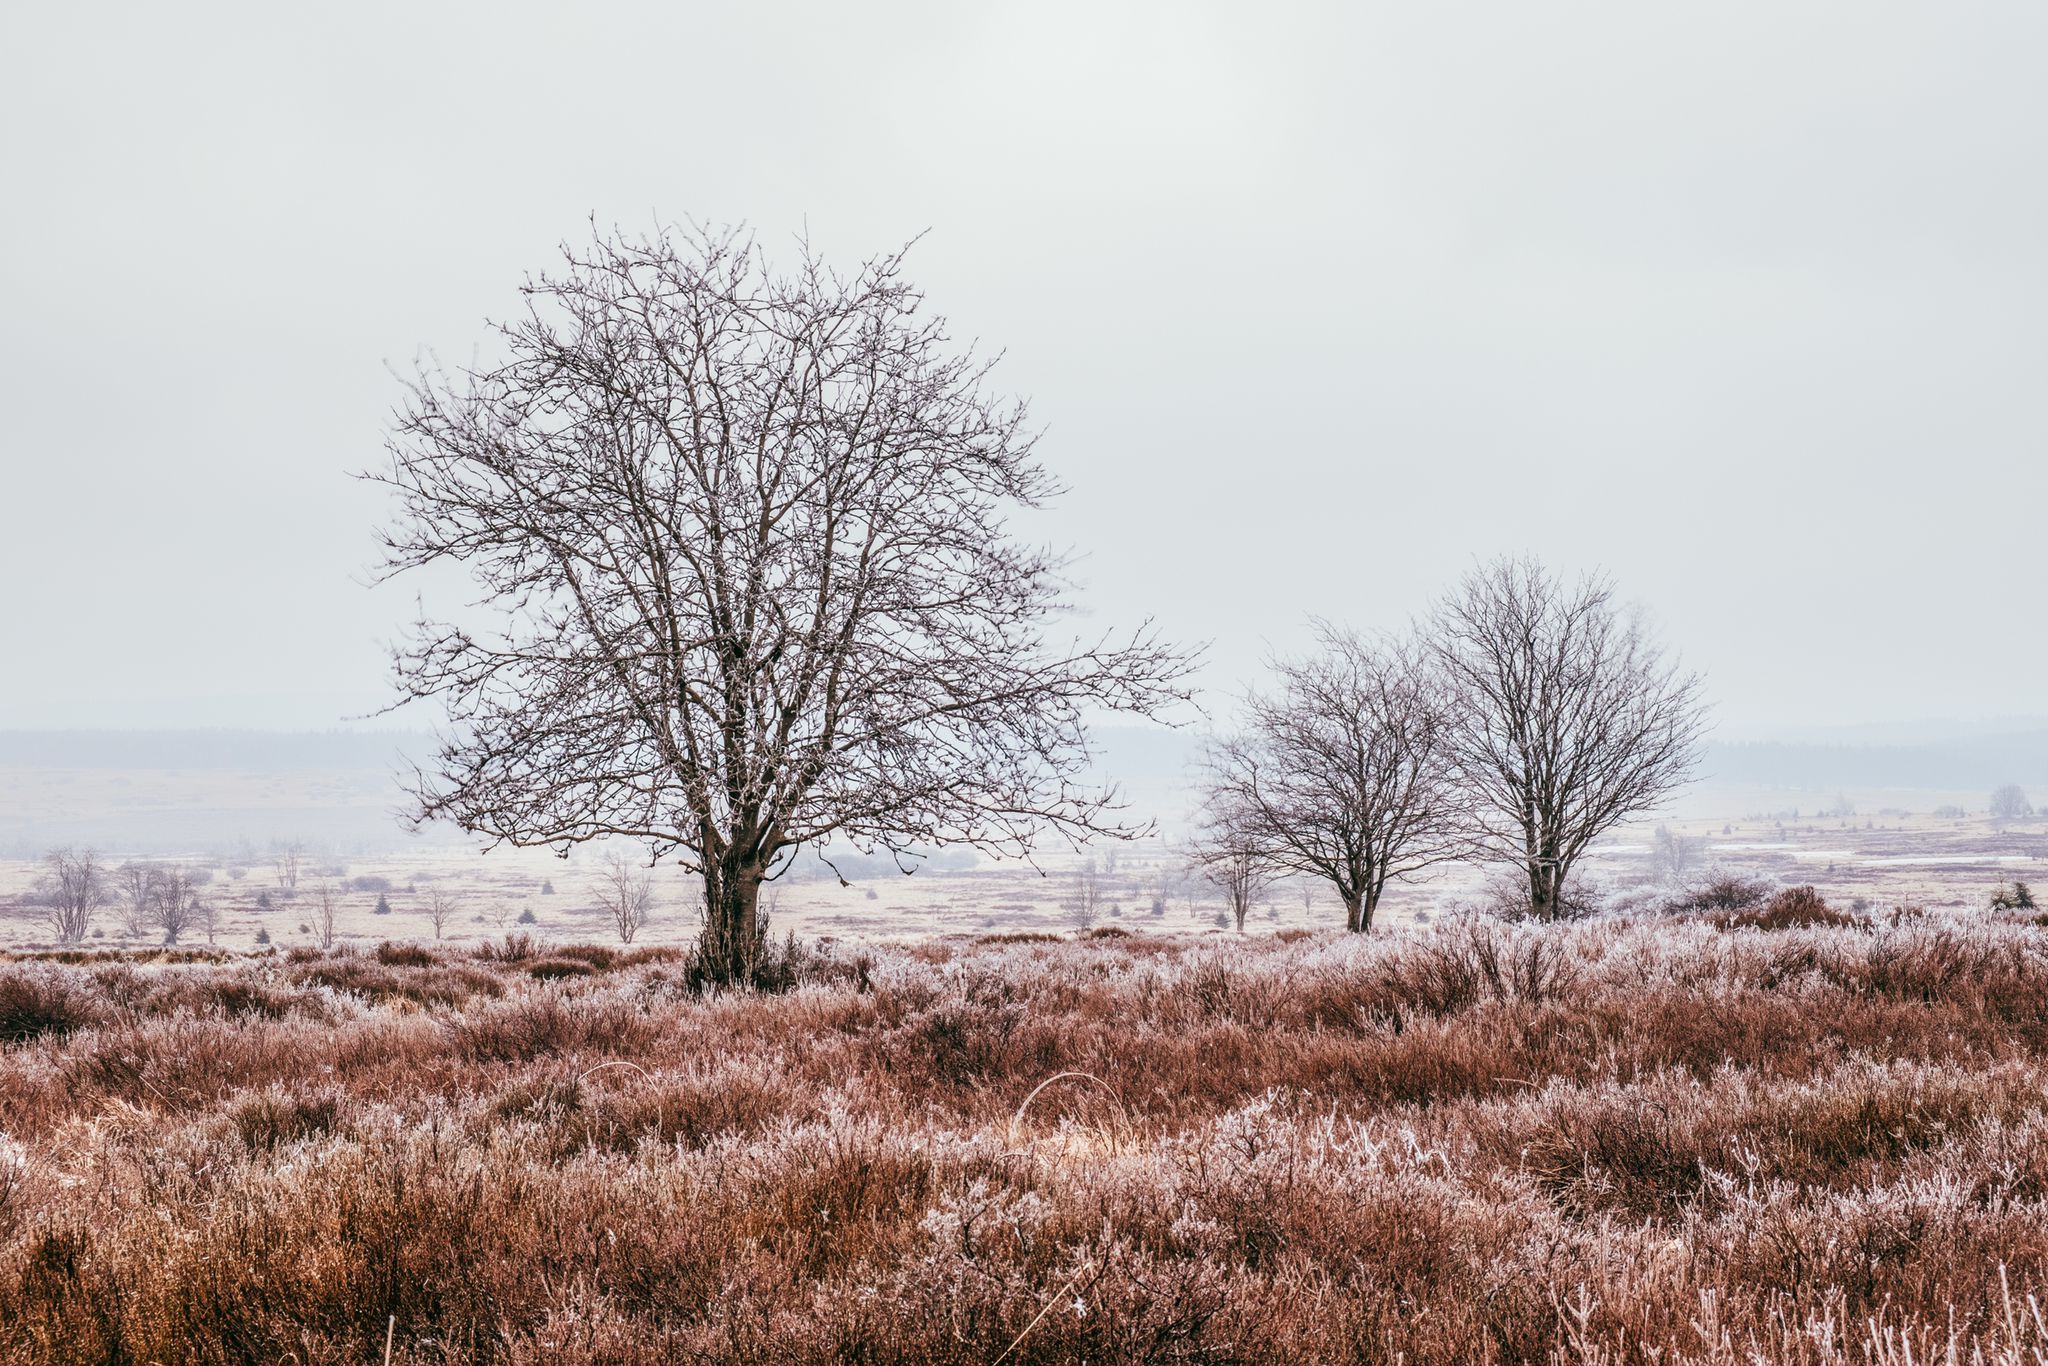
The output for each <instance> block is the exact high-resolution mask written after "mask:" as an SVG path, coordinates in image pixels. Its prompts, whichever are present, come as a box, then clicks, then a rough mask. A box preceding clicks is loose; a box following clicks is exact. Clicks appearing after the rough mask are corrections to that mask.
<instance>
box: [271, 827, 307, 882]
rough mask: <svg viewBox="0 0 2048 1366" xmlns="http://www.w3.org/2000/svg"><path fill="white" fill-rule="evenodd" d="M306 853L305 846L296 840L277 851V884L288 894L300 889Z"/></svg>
mask: <svg viewBox="0 0 2048 1366" xmlns="http://www.w3.org/2000/svg"><path fill="white" fill-rule="evenodd" d="M305 855H306V850H305V847H304V846H303V845H301V844H299V843H298V842H297V841H296V840H294V841H293V842H292V843H290V844H287V845H284V846H282V847H281V848H279V849H278V851H277V858H276V864H277V885H278V886H279V887H282V888H283V889H284V890H285V892H286V893H287V894H291V893H296V892H297V891H298V890H299V870H300V864H301V863H302V862H303V861H304V859H305Z"/></svg>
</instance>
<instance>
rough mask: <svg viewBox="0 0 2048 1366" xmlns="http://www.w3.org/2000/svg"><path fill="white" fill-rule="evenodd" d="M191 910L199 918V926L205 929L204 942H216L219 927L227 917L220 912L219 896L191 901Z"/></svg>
mask: <svg viewBox="0 0 2048 1366" xmlns="http://www.w3.org/2000/svg"><path fill="white" fill-rule="evenodd" d="M192 910H193V914H194V915H195V916H197V917H198V919H199V928H200V929H202V930H204V931H206V942H207V943H209V944H214V943H218V942H219V940H220V932H221V927H222V926H223V925H225V924H226V923H227V918H226V916H225V915H224V914H223V912H222V908H221V903H220V898H219V897H213V898H210V899H208V900H204V901H194V902H193V903H192Z"/></svg>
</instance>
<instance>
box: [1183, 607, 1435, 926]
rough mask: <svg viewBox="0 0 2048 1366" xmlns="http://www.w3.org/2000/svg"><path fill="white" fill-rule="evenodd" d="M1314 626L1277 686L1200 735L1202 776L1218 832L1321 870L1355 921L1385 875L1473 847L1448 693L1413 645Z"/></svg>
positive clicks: (1365, 918) (1373, 903) (1397, 875)
mask: <svg viewBox="0 0 2048 1366" xmlns="http://www.w3.org/2000/svg"><path fill="white" fill-rule="evenodd" d="M1315 630H1316V638H1317V647H1318V648H1317V649H1316V650H1315V651H1314V652H1313V653H1312V654H1310V655H1308V656H1307V657H1305V658H1302V659H1298V660H1280V661H1276V662H1275V663H1274V665H1273V666H1272V667H1273V671H1274V673H1275V675H1276V676H1277V680H1278V685H1279V686H1278V687H1277V688H1276V689H1275V690H1274V691H1273V692H1271V693H1267V694H1261V693H1256V692H1254V693H1252V694H1251V695H1249V696H1248V697H1247V698H1246V700H1245V718H1244V725H1243V727H1242V729H1241V730H1239V731H1238V732H1236V733H1235V734H1232V735H1228V736H1224V737H1222V738H1220V739H1217V740H1214V741H1211V742H1210V744H1209V746H1208V748H1207V751H1206V753H1205V756H1204V763H1203V769H1204V787H1205V789H1206V793H1207V800H1208V802H1209V804H1210V806H1211V807H1212V808H1213V809H1214V810H1215V811H1216V812H1217V813H1219V814H1218V819H1219V821H1220V823H1221V825H1222V827H1223V828H1224V829H1225V830H1226V831H1227V832H1229V833H1230V834H1231V835H1232V836H1233V837H1235V838H1239V839H1243V840H1246V841H1249V842H1250V844H1251V846H1252V847H1254V848H1256V849H1258V850H1259V851H1261V852H1262V853H1263V855H1264V857H1265V858H1266V860H1267V861H1268V862H1269V863H1271V864H1272V865H1274V866H1275V867H1277V868H1279V869H1282V870H1284V871H1287V872H1293V873H1302V874H1306V875H1308V876H1310V877H1316V878H1321V879H1322V880H1324V881H1326V882H1328V883H1329V884H1330V885H1331V887H1333V888H1334V889H1335V890H1336V892H1337V896H1338V898H1339V899H1340V900H1341V901H1342V902H1343V903H1344V923H1345V928H1347V929H1350V930H1353V931H1360V932H1362V931H1366V930H1370V929H1371V928H1372V918H1373V912H1374V911H1375V910H1376V909H1377V908H1378V906H1379V903H1380V897H1381V896H1382V895H1383V894H1384V893H1385V891H1386V888H1387V884H1388V883H1389V882H1391V881H1394V880H1396V879H1402V878H1411V877H1414V876H1416V875H1418V874H1420V873H1422V872H1424V871H1426V870H1427V869H1429V868H1431V867H1433V866H1435V865H1436V864H1439V863H1442V862H1445V861H1446V860H1449V859H1452V858H1456V857H1457V856H1459V855H1460V854H1461V853H1464V852H1465V851H1466V850H1468V849H1469V847H1470V840H1469V838H1468V835H1467V825H1468V819H1467V812H1466V805H1465V802H1464V801H1463V800H1462V793H1461V789H1460V788H1459V787H1458V785H1457V784H1456V783H1455V782H1454V781H1453V780H1452V772H1451V767H1450V763H1449V756H1448V744H1449V738H1450V737H1449V729H1450V726H1451V715H1450V712H1451V700H1450V696H1449V694H1448V692H1447V690H1446V689H1445V688H1444V686H1443V685H1442V682H1441V680H1440V678H1439V677H1438V675H1437V674H1436V673H1435V671H1434V670H1433V669H1432V667H1431V666H1430V663H1429V661H1428V659H1427V657H1426V654H1425V652H1424V651H1423V650H1422V649H1421V648H1420V647H1418V646H1416V645H1415V644H1413V643H1411V642H1408V641H1404V640H1398V639H1385V640H1371V639H1367V638H1365V637H1362V636H1360V635H1358V634H1357V633H1356V632H1353V631H1349V630H1345V629H1342V628H1339V627H1336V626H1333V625H1331V624H1329V623H1327V622H1320V621H1319V622H1316V623H1315ZM1227 844H1228V841H1227V840H1226V841H1225V845H1226V847H1227Z"/></svg>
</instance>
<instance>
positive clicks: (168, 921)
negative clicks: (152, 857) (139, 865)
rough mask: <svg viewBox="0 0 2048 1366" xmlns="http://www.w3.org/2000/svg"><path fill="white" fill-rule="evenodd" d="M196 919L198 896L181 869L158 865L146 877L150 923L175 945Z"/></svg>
mask: <svg viewBox="0 0 2048 1366" xmlns="http://www.w3.org/2000/svg"><path fill="white" fill-rule="evenodd" d="M198 918H199V897H198V895H197V893H195V892H194V891H193V888H192V876H191V874H189V873H188V872H186V871H185V870H184V869H183V868H159V869H157V870H155V872H154V875H153V876H152V877H151V879H150V923H151V925H153V926H154V927H155V928H156V929H157V930H159V931H161V932H162V934H163V937H164V942H165V943H166V944H175V943H177V942H178V940H179V939H180V938H182V937H183V936H184V933H185V931H187V930H189V929H191V928H192V926H193V925H194V924H196V923H197V922H198Z"/></svg>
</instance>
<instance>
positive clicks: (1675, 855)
mask: <svg viewBox="0 0 2048 1366" xmlns="http://www.w3.org/2000/svg"><path fill="white" fill-rule="evenodd" d="M1706 851H1707V842H1706V841H1705V840H1703V839H1701V838H1699V837H1698V836H1696V835H1686V834H1682V833H1679V832H1677V831H1674V830H1672V829H1671V828H1670V827H1668V826H1663V825H1660V826H1658V827H1657V832H1656V834H1655V835H1654V836H1653V837H1652V839H1651V844H1650V875H1651V876H1652V877H1654V878H1656V879H1657V880H1658V881H1659V882H1664V883H1668V884H1674V885H1675V884H1677V883H1679V882H1682V881H1684V879H1685V877H1686V875H1687V874H1688V873H1691V872H1692V871H1693V870H1694V869H1695V868H1697V867H1699V865H1700V864H1701V863H1702V862H1704V860H1705V857H1706Z"/></svg>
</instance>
